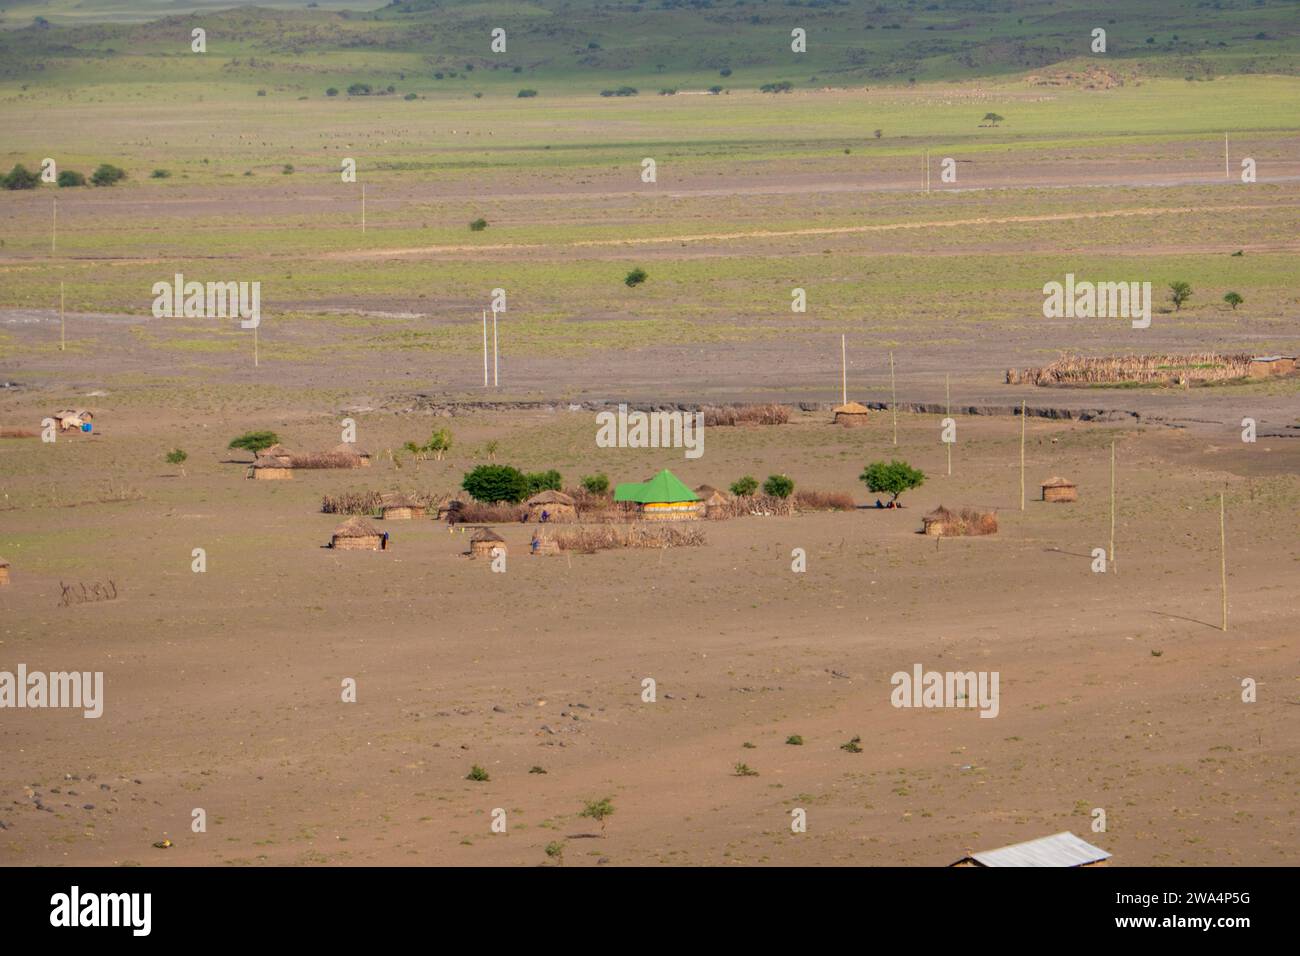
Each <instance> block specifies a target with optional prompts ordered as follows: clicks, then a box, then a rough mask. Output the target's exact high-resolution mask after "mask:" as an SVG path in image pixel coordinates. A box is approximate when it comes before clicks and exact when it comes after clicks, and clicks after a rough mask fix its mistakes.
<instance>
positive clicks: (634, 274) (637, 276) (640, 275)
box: [623, 266, 650, 289]
mask: <svg viewBox="0 0 1300 956" xmlns="http://www.w3.org/2000/svg"><path fill="white" fill-rule="evenodd" d="M648 278H650V276H649V274H648V273H647V272H646V271H645V270H644V269H642V268H641V267H640V266H637V267H636V268H635V269H633V270H632V271H631V272H629V273H628V274H627V275H626V276H624V277H623V284H624V285H626V286H627V287H628V288H629V289H631V288H633V287H635V286H639V285H640V284H641V283H642V282H645V280H646V279H648Z"/></svg>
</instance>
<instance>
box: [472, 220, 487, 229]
mask: <svg viewBox="0 0 1300 956" xmlns="http://www.w3.org/2000/svg"><path fill="white" fill-rule="evenodd" d="M469 228H470V231H471V232H482V231H483V230H484V229H486V228H487V220H486V219H475V220H474V221H473V222H471V223H470V224H469Z"/></svg>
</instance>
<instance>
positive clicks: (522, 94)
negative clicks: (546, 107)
mask: <svg viewBox="0 0 1300 956" xmlns="http://www.w3.org/2000/svg"><path fill="white" fill-rule="evenodd" d="M518 70H519V68H518V67H515V71H516V72H518ZM536 95H537V91H536V90H520V91H519V92H518V93H516V94H515V96H516V97H517V98H518V99H521V100H527V99H531V98H532V97H534V96H536Z"/></svg>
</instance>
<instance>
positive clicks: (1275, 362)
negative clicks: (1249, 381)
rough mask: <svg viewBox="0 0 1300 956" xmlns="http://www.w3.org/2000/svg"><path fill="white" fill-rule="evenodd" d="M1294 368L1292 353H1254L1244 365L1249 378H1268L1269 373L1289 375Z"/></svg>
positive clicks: (1294, 359) (1294, 362)
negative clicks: (1248, 362)
mask: <svg viewBox="0 0 1300 956" xmlns="http://www.w3.org/2000/svg"><path fill="white" fill-rule="evenodd" d="M1295 370H1296V357H1295V356H1294V355H1256V356H1255V357H1254V358H1252V359H1251V360H1250V364H1249V365H1248V366H1247V367H1246V374H1247V375H1249V376H1250V377H1251V378H1268V377H1269V376H1271V375H1290V374H1292V373H1293V372H1294V371H1295Z"/></svg>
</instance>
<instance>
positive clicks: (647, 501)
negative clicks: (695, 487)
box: [614, 468, 700, 521]
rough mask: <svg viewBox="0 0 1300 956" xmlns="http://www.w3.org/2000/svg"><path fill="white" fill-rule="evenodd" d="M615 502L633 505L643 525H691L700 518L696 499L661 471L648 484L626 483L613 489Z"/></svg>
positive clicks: (672, 477) (698, 500)
mask: <svg viewBox="0 0 1300 956" xmlns="http://www.w3.org/2000/svg"><path fill="white" fill-rule="evenodd" d="M614 500H615V501H626V502H629V503H632V504H635V505H636V509H637V514H638V516H639V517H641V518H644V519H645V520H647V521H694V520H696V519H698V518H699V517H700V499H699V496H698V495H696V494H695V492H693V491H691V489H690V488H688V487H687V486H686V485H685V484H684V483H683V482H682V481H681V479H679V478H678V477H677V476H676V475H674V474H673V473H672V472H671V471H669V470H668V469H667V468H665V469H664V470H663V471H661V472H659V474H657V475H655V476H654V477H653V478H651V479H650V480H649V481H641V482H626V483H624V484H621V485H619V486H618V487H616V488H615V489H614Z"/></svg>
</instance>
